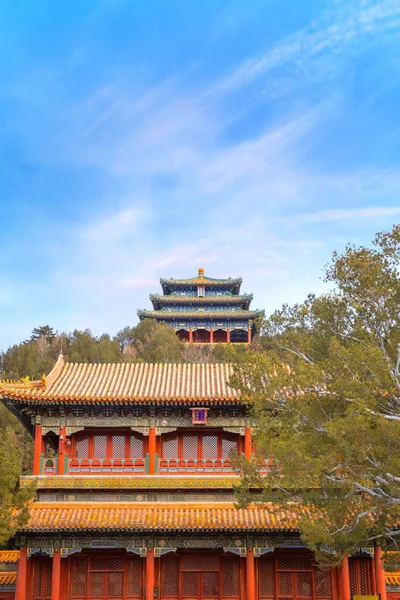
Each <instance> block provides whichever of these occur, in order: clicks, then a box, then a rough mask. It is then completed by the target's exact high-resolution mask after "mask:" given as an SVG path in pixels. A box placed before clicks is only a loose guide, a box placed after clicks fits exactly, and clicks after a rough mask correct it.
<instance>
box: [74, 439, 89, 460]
mask: <svg viewBox="0 0 400 600" xmlns="http://www.w3.org/2000/svg"><path fill="white" fill-rule="evenodd" d="M76 458H89V436H87V435H85V436H81V437H79V438H77V440H76Z"/></svg>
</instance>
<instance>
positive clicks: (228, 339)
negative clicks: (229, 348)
mask: <svg viewBox="0 0 400 600" xmlns="http://www.w3.org/2000/svg"><path fill="white" fill-rule="evenodd" d="M226 341H227V343H228V344H229V342H230V341H231V330H230V329H229V328H228V329H227V330H226Z"/></svg>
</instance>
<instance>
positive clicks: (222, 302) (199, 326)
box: [138, 269, 264, 344]
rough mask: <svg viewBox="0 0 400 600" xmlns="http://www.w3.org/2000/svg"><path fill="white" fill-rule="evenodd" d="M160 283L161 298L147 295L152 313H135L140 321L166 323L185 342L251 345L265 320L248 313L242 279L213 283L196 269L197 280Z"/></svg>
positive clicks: (249, 296)
mask: <svg viewBox="0 0 400 600" xmlns="http://www.w3.org/2000/svg"><path fill="white" fill-rule="evenodd" d="M160 283H161V287H162V291H163V294H162V295H161V294H150V300H151V302H152V304H153V310H138V316H139V319H140V320H141V321H142V320H143V319H156V320H157V321H159V322H161V323H166V324H167V325H169V326H170V327H173V328H174V329H175V331H176V333H177V335H178V337H179V338H180V339H181V340H182V341H185V342H197V343H209V344H216V343H227V342H232V343H250V342H251V339H252V337H253V335H254V333H255V320H256V319H258V318H259V317H262V316H264V311H261V310H250V303H251V301H252V299H253V294H240V286H241V284H242V279H241V278H237V279H231V278H229V279H212V278H211V277H205V276H204V269H199V271H198V275H197V277H193V278H191V279H172V278H171V279H160Z"/></svg>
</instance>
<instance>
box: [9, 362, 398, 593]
mask: <svg viewBox="0 0 400 600" xmlns="http://www.w3.org/2000/svg"><path fill="white" fill-rule="evenodd" d="M230 376H231V367H230V366H229V365H221V364H157V365H155V364H127V363H124V364H110V365H107V364H96V365H95V364H71V363H67V362H65V360H64V358H63V357H62V356H60V357H59V359H58V361H57V363H56V364H55V366H54V368H53V369H52V371H51V372H50V374H49V375H48V376H47V377H43V378H42V379H41V380H39V381H26V380H23V381H21V382H20V383H1V384H0V395H1V397H2V401H3V402H4V404H5V405H6V406H7V407H8V409H9V410H10V411H11V412H12V413H13V414H15V415H17V417H18V418H19V420H20V421H21V423H22V424H23V425H24V427H26V429H27V430H28V431H30V432H31V433H32V435H33V436H34V460H33V474H32V475H28V476H24V477H22V478H21V485H26V484H27V483H28V482H32V481H34V482H35V483H36V487H37V498H36V499H35V501H34V503H33V505H32V507H31V511H30V519H29V522H28V523H27V524H26V525H25V526H24V527H23V528H22V529H20V530H19V531H18V533H17V536H16V538H15V545H16V546H17V548H18V550H19V552H20V555H19V561H18V571H17V576H16V591H15V598H16V600H143V599H146V600H155V599H157V600H351V598H352V596H357V595H377V594H379V595H380V597H381V600H386V597H387V596H386V588H385V573H384V570H383V566H382V561H381V554H382V553H381V548H380V547H379V546H377V547H375V548H373V547H371V548H364V549H362V550H360V552H359V553H358V554H356V555H354V556H351V557H348V558H345V559H344V561H343V563H342V565H341V567H340V568H332V569H331V570H320V569H319V568H318V567H317V565H316V563H315V561H314V558H313V554H312V553H311V552H310V550H309V549H308V548H307V546H306V545H305V543H304V542H303V541H302V540H301V538H300V536H299V532H298V520H299V517H300V516H301V515H302V514H304V512H305V511H307V510H308V509H307V508H306V507H305V506H302V505H301V504H294V503H289V504H287V505H283V506H275V505H272V504H271V505H263V506H256V505H254V506H253V505H252V506H249V507H248V508H246V509H239V508H237V507H236V506H235V503H234V489H233V488H234V485H235V484H237V483H238V479H239V476H240V474H239V473H238V472H237V470H236V468H235V464H237V463H235V461H234V457H235V456H238V455H244V456H245V457H247V459H248V460H253V459H254V447H253V443H252V434H253V426H254V423H253V422H252V419H251V415H250V413H249V412H248V407H247V406H246V404H245V403H244V401H243V400H242V398H241V396H240V394H239V393H238V392H237V391H236V390H235V389H232V388H231V387H230V386H229V379H230ZM258 468H259V469H260V470H261V472H262V473H263V474H264V475H265V476H266V477H267V476H268V462H259V463H258ZM0 581H1V578H0ZM14 582H15V576H14ZM0 591H1V590H0ZM3 597H6V596H3ZM9 598H10V597H8V598H7V600H9ZM393 600H397V598H396V599H395V598H394V597H393Z"/></svg>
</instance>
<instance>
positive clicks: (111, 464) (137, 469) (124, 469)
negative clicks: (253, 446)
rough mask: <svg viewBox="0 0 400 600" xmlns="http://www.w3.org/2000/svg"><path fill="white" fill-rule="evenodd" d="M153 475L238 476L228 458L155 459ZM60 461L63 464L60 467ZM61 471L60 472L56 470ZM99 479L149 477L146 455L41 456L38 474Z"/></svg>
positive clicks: (265, 467) (263, 466)
mask: <svg viewBox="0 0 400 600" xmlns="http://www.w3.org/2000/svg"><path fill="white" fill-rule="evenodd" d="M154 458H155V460H154V466H155V471H154V472H155V474H160V475H173V474H176V473H182V474H184V473H187V474H188V475H189V474H192V473H198V474H200V473H202V474H206V473H210V474H213V473H221V474H222V473H226V474H230V475H234V474H239V473H240V469H238V468H234V467H233V466H232V463H231V461H230V459H229V458H198V459H197V458H196V459H194V458H161V459H159V458H158V455H157V454H156V455H155V457H154ZM60 460H62V461H63V463H62V464H61V465H60ZM60 466H61V467H62V468H61V469H60V468H59V467H60ZM271 468H273V467H272V464H271V463H270V461H268V460H265V461H261V462H260V463H259V466H258V471H259V472H260V473H261V474H263V475H264V474H265V475H266V474H267V473H268V472H269V471H270V470H271ZM58 473H63V474H65V475H79V474H82V475H83V474H86V475H99V474H108V475H112V474H116V475H121V474H127V475H128V474H131V475H136V474H137V475H145V474H146V475H147V474H148V473H149V455H148V454H146V457H145V458H69V457H68V455H67V454H65V455H64V456H63V457H62V458H61V456H60V457H59V456H58V455H57V454H56V455H55V456H54V457H47V458H46V457H44V455H43V454H42V455H41V461H40V474H41V475H56V474H58Z"/></svg>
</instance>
